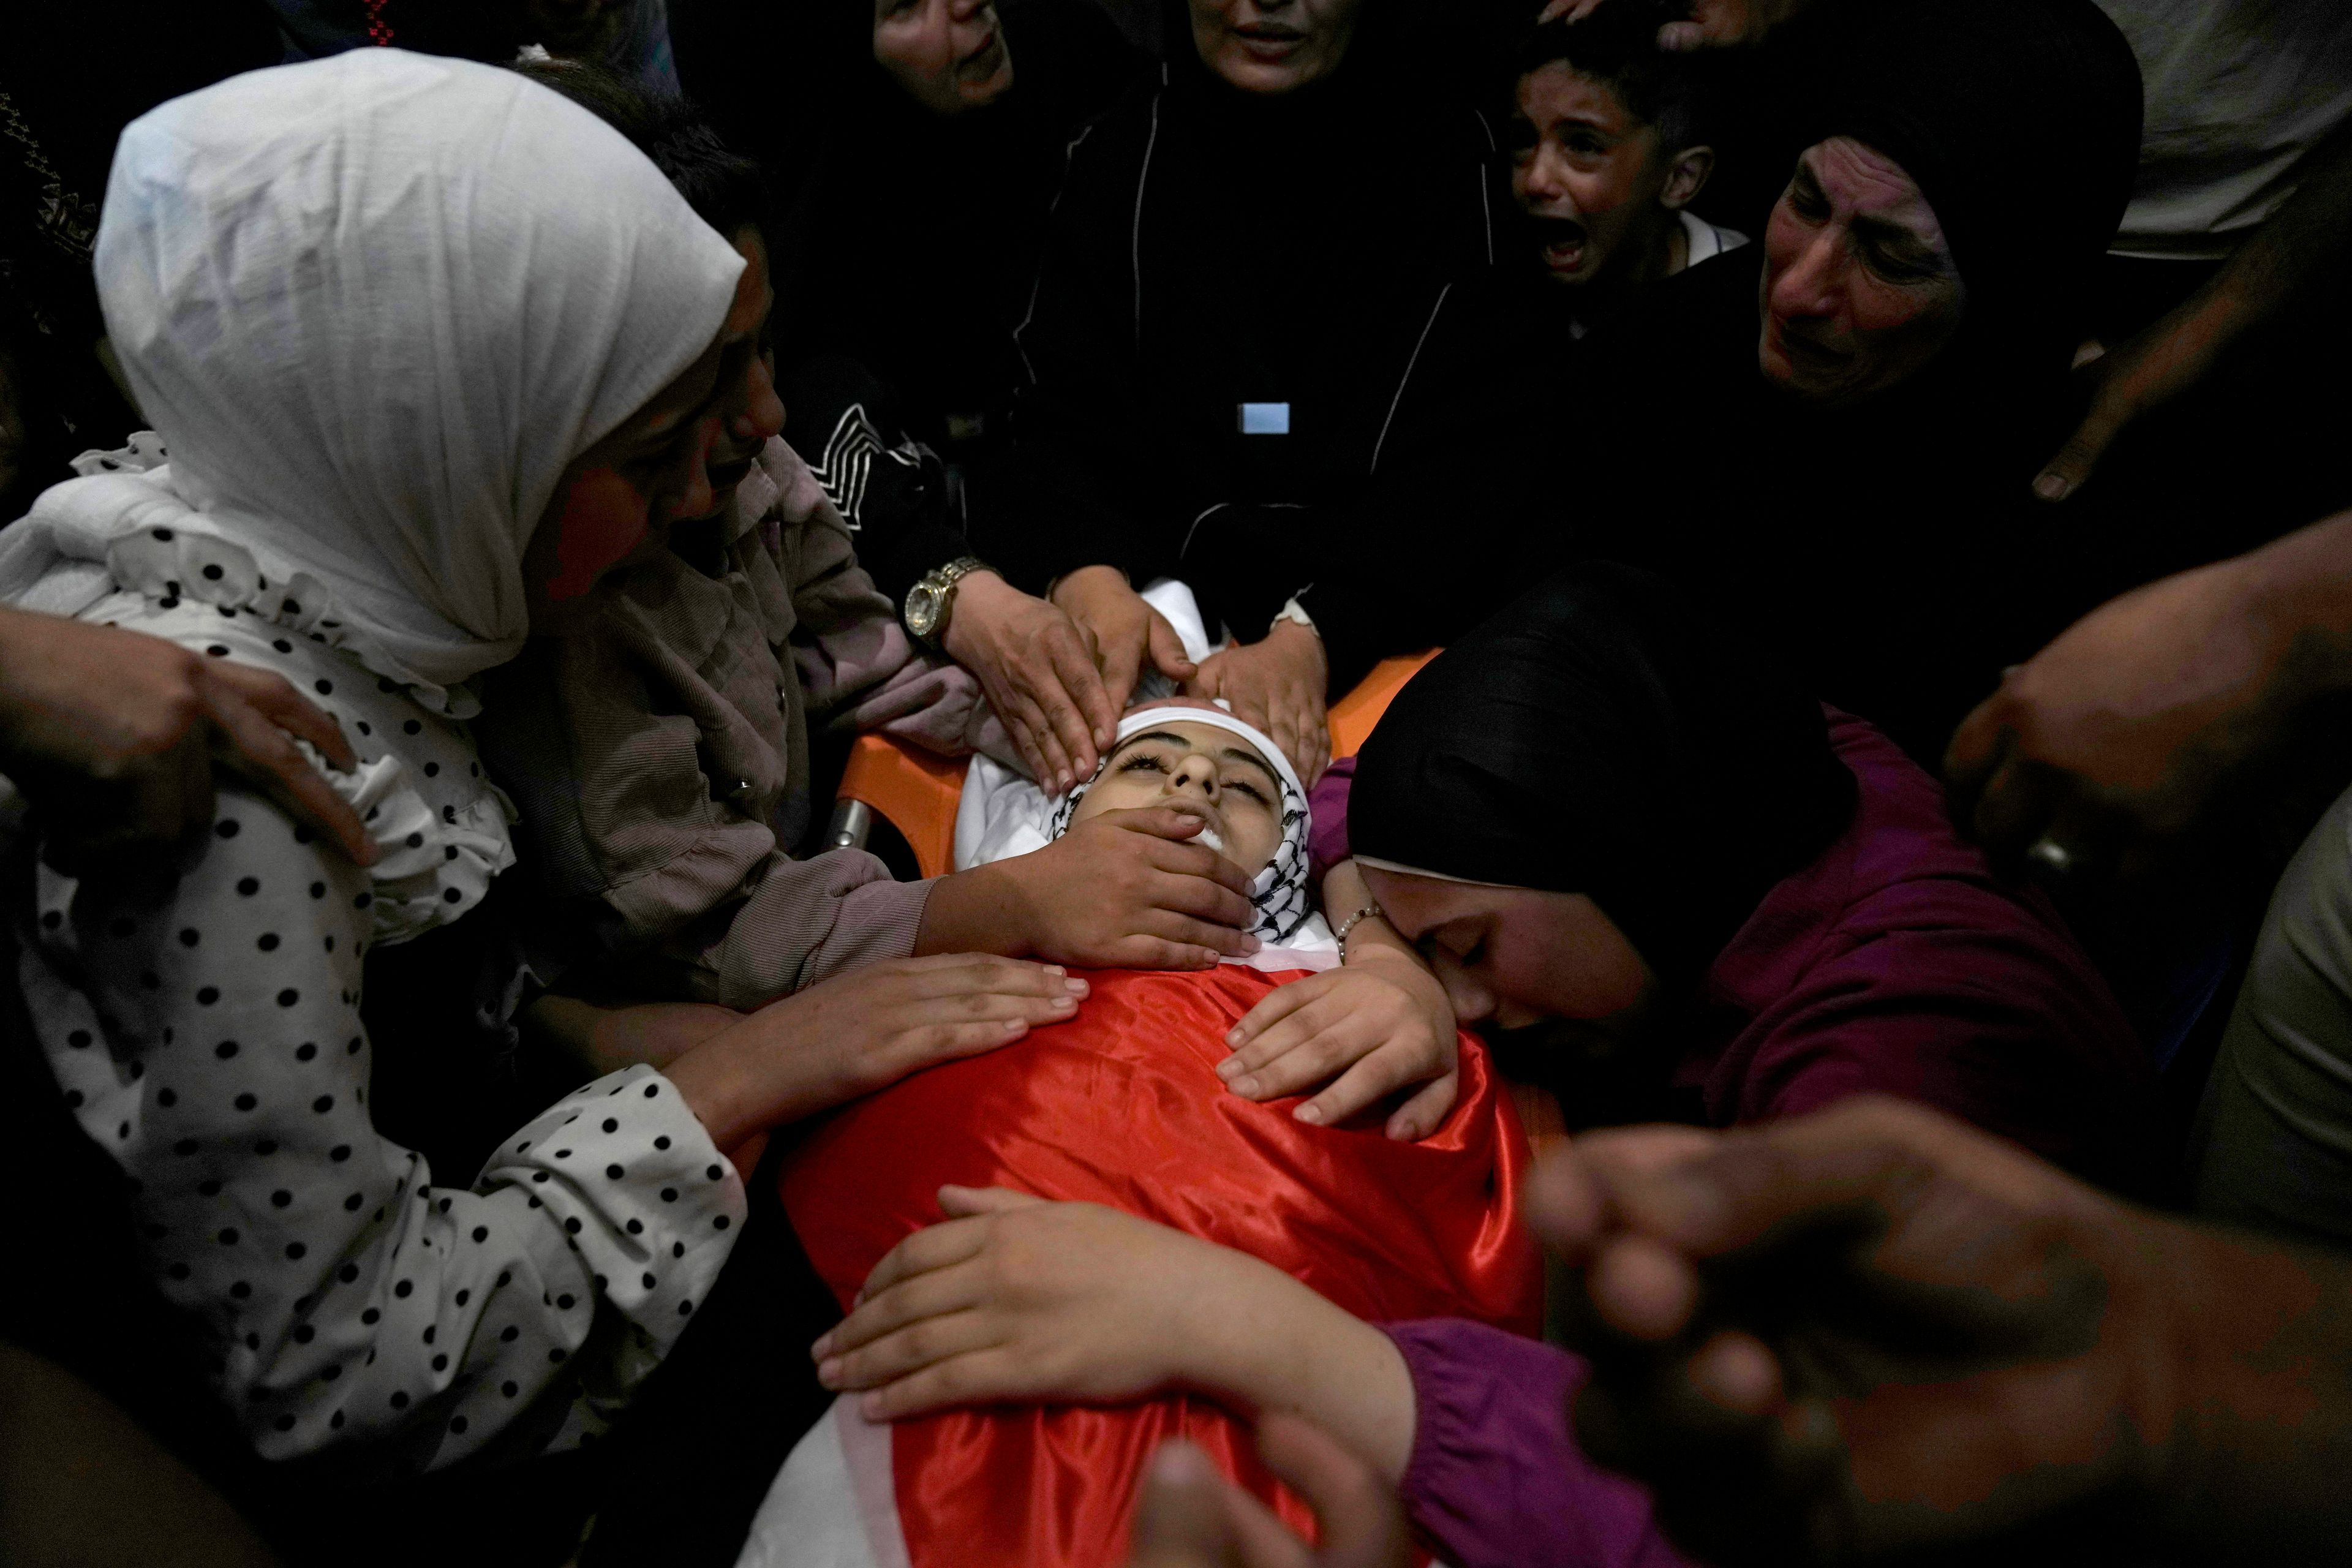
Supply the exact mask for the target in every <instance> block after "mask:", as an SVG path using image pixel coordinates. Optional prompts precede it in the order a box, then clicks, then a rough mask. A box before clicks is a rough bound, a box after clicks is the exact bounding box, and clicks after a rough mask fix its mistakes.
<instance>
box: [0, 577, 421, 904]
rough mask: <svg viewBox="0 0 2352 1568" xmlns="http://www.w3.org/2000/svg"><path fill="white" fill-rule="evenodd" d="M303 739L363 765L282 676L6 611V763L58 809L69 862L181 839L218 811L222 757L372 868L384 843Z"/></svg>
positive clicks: (1, 684) (2, 762) (53, 818)
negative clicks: (216, 774) (305, 749)
mask: <svg viewBox="0 0 2352 1568" xmlns="http://www.w3.org/2000/svg"><path fill="white" fill-rule="evenodd" d="M297 741H307V742H310V745H311V746H312V747H313V748H315V749H316V750H317V752H318V753H319V754H320V756H321V757H324V758H325V759H326V761H327V763H328V765H329V766H331V767H333V768H335V769H337V770H338V771H341V772H346V773H348V772H349V771H351V770H352V768H355V767H357V766H358V765H359V759H358V757H357V756H356V755H355V754H353V752H352V748H351V743H350V742H348V741H346V740H345V739H344V738H343V734H342V731H341V730H339V729H338V728H336V725H335V721H334V720H332V719H331V718H330V717H328V716H327V715H326V714H325V713H323V712H321V711H320V710H319V709H318V708H317V707H316V706H315V705H314V704H312V703H311V702H310V700H309V699H308V698H305V697H304V696H303V695H302V694H301V693H300V692H299V691H297V690H295V689H294V688H293V687H292V686H290V685H289V684H288V683H287V682H286V681H285V680H284V679H282V678H280V677H278V676H277V675H274V674H272V673H270V672H269V671H268V670H263V669H256V668H252V667H251V666H249V665H240V664H232V663H230V662H229V661H228V660H226V659H225V658H205V657H204V656H202V655H199V654H194V653H191V652H190V651H188V650H187V649H186V648H184V647H180V646H179V645H178V644H176V643H170V642H165V641H163V639H162V638H160V637H143V636H141V635H140V634H138V633H136V632H127V631H122V630H120V629H118V628H115V627H112V626H94V625H90V624H89V623H87V622H82V621H71V620H63V619H59V618H57V617H54V616H40V615H33V614H29V613H26V612H24V611H17V610H9V611H5V612H0V767H5V771H6V773H7V774H8V776H9V777H10V778H11V779H13V780H15V781H16V784H17V786H18V787H19V788H21V789H22V790H23V791H24V792H25V794H26V797H27V798H28V799H29V800H31V801H32V803H33V805H35V806H36V807H37V809H38V810H39V811H40V812H41V813H42V815H43V816H45V817H46V818H47V832H48V848H47V855H48V857H49V858H50V859H51V860H52V861H53V862H55V863H56V864H58V866H59V867H60V868H64V869H67V870H74V869H77V868H80V867H82V866H85V865H89V864H93V863H100V862H104V861H108V860H111V859H116V858H121V857H123V856H126V855H128V854H131V853H132V852H134V851H137V850H140V849H143V848H147V847H152V846H158V845H169V844H172V843H175V842H177V841H178V840H179V839H180V838H182V837H184V836H186V835H187V834H190V833H193V832H197V831H200V830H202V829H203V828H205V826H209V825H210V824H211V822H212V819H213V767H214V765H215V763H217V764H219V765H221V766H223V767H226V768H227V769H229V770H230V771H231V772H233V773H236V774H238V775H239V776H240V777H242V778H244V779H245V780H246V781H247V782H248V783H250V784H253V785H254V786H255V787H256V788H257V789H259V790H261V791H262V792H263V793H264V794H266V795H268V796H269V797H270V798H271V799H272V800H274V801H276V802H277V803H278V805H279V806H281V807H282V808H284V809H285V811H286V812H287V813H288V814H289V815H290V816H293V817H294V818H295V820H296V821H298V822H300V823H305V824H308V825H310V826H314V827H316V828H317V829H318V830H319V831H320V832H321V833H323V834H325V835H326V836H327V837H330V838H331V839H333V840H334V841H335V843H336V844H338V845H340V846H341V848H342V850H343V852H344V853H345V854H346V855H349V856H350V857H351V858H352V859H353V860H354V861H356V862H357V863H358V864H360V865H362V866H369V865H373V864H374V863H375V859H376V848H375V845H374V844H373V841H372V840H371V839H370V838H369V837H368V831H367V825H366V824H365V823H363V822H362V821H361V820H360V816H359V813H358V812H356V811H354V810H352V807H351V805H349V804H348V803H347V802H345V801H344V799H343V798H342V796H341V795H337V794H336V793H335V791H334V788H333V786H332V785H331V784H328V782H327V780H326V778H325V777H324V776H323V775H322V774H321V773H320V772H319V769H318V768H317V766H316V765H314V764H313V763H311V762H310V759H309V758H308V757H306V756H304V755H303V754H302V752H301V750H300V748H299V747H298V746H297V745H296V744H295V742H297Z"/></svg>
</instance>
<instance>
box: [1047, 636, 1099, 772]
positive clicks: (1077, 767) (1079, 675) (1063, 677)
mask: <svg viewBox="0 0 2352 1568" xmlns="http://www.w3.org/2000/svg"><path fill="white" fill-rule="evenodd" d="M1039 652H1040V653H1041V654H1042V655H1043V656H1044V657H1043V659H1042V663H1043V665H1044V667H1045V668H1043V669H1042V670H1041V671H1040V672H1039V679H1038V681H1037V697H1038V700H1039V702H1040V703H1041V704H1042V705H1043V706H1044V708H1045V719H1046V721H1047V722H1048V723H1050V724H1051V725H1052V726H1053V731H1054V734H1055V737H1056V738H1057V739H1058V740H1059V741H1060V742H1061V748H1062V750H1063V751H1064V752H1066V753H1067V755H1068V757H1069V763H1070V768H1071V771H1072V773H1074V775H1075V776H1076V778H1080V779H1083V778H1090V777H1092V776H1093V774H1094V771H1095V765H1096V763H1097V762H1098V761H1099V760H1100V753H1101V752H1103V751H1106V750H1108V748H1109V746H1110V743H1111V738H1112V736H1113V735H1115V734H1116V733H1117V732H1118V713H1117V712H1116V711H1115V710H1113V709H1112V708H1111V706H1110V698H1109V697H1108V694H1107V693H1105V692H1104V690H1103V684H1102V675H1101V672H1100V671H1098V670H1097V669H1096V668H1095V667H1094V662H1093V660H1091V659H1090V658H1087V650H1086V648H1085V647H1083V646H1081V645H1080V643H1079V641H1078V635H1077V632H1076V629H1075V628H1073V627H1072V626H1069V624H1068V623H1067V622H1066V621H1065V622H1063V623H1062V624H1061V625H1059V626H1055V627H1054V628H1053V629H1052V630H1050V631H1048V632H1047V633H1046V634H1045V637H1044V639H1043V646H1042V647H1041V648H1040V649H1039ZM1074 782H1075V781H1074Z"/></svg>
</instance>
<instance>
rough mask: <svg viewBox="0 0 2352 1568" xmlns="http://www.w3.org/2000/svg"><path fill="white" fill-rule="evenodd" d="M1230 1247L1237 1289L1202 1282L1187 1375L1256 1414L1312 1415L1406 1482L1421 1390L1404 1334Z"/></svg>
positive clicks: (1393, 1480) (1185, 1351)
mask: <svg viewBox="0 0 2352 1568" xmlns="http://www.w3.org/2000/svg"><path fill="white" fill-rule="evenodd" d="M1204 1245H1205V1244H1204ZM1219 1250H1220V1251H1223V1250H1224V1249H1223V1248H1220V1249H1219ZM1227 1256H1228V1257H1230V1258H1234V1259H1237V1260H1238V1264H1237V1266H1236V1268H1235V1279H1234V1289H1229V1290H1226V1289H1220V1290H1206V1291H1202V1292H1201V1293H1200V1294H1199V1295H1197V1296H1195V1297H1194V1298H1192V1300H1193V1301H1194V1302H1197V1303H1198V1305H1192V1306H1188V1308H1187V1309H1186V1311H1187V1316H1188V1319H1189V1321H1188V1323H1187V1326H1186V1328H1185V1330H1184V1331H1183V1332H1182V1333H1181V1334H1180V1336H1179V1340H1180V1346H1181V1348H1180V1351H1179V1363H1180V1366H1181V1375H1182V1378H1183V1381H1184V1382H1185V1383H1186V1384H1189V1385H1190V1386H1192V1387H1195V1388H1198V1389H1200V1390H1202V1392H1204V1393H1207V1394H1212V1395H1213V1396H1215V1397H1217V1398H1219V1399H1221V1400H1224V1401H1226V1402H1228V1403H1230V1404H1233V1405H1238V1406H1241V1407H1243V1408H1244V1410H1245V1411H1246V1412H1247V1413H1248V1414H1251V1415H1257V1414H1260V1413H1263V1412H1265V1411H1269V1410H1280V1411H1287V1412H1289V1413H1291V1414H1293V1415H1300V1416H1304V1417H1305V1418H1306V1419H1307V1420H1308V1421H1311V1422H1313V1423H1314V1424H1315V1425H1317V1426H1320V1427H1322V1428H1323V1429H1324V1430H1325V1431H1327V1432H1328V1433H1330V1434H1331V1435H1332V1436H1335V1437H1337V1438H1339V1440H1340V1441H1341V1442H1342V1443H1345V1444H1346V1445H1347V1446H1348V1447H1349V1448H1351V1449H1353V1450H1354V1451H1355V1452H1356V1453H1358V1454H1360V1455H1361V1456H1362V1457H1363V1458H1366V1459H1368V1460H1370V1461H1371V1462H1372V1463H1373V1464H1375V1465H1377V1466H1378V1467H1379V1468H1380V1470H1381V1475H1382V1476H1384V1477H1385V1478H1386V1479H1387V1480H1388V1481H1389V1483H1390V1484H1391V1485H1395V1484H1397V1483H1399V1482H1401V1481H1402V1480H1403V1479H1404V1472H1405V1466H1406V1464H1407V1462H1408V1461H1409V1460H1410V1459H1411V1458H1412V1437H1413V1421H1414V1409H1413V1391H1412V1373H1410V1372H1409V1371H1408V1370H1407V1369H1406V1366H1405V1363H1404V1357H1403V1356H1402V1354H1400V1353H1399V1352H1398V1351H1397V1348H1396V1345H1395V1343H1394V1342H1391V1340H1390V1338H1389V1337H1388V1335H1386V1334H1384V1333H1382V1332H1381V1331H1380V1330H1378V1329H1376V1328H1374V1327H1372V1325H1371V1324H1370V1323H1367V1322H1365V1321H1362V1320H1361V1319H1360V1318H1357V1317H1354V1316H1353V1315H1351V1314H1349V1312H1347V1311H1346V1310H1342V1309H1341V1308H1339V1307H1337V1306H1334V1305H1333V1304H1332V1303H1331V1302H1329V1301H1328V1300H1324V1298H1322V1297H1321V1296H1319V1295H1318V1294H1316V1293H1315V1292H1314V1291H1313V1290H1311V1289H1308V1288H1307V1287H1306V1286H1305V1285H1302V1284H1300V1283H1299V1282H1298V1281H1297V1280H1296V1279H1292V1278H1291V1277H1290V1276H1288V1275H1287V1274H1285V1273H1283V1272H1282V1271H1281V1270H1280V1269H1277V1268H1274V1267H1273V1266H1272V1265H1270V1264H1266V1263H1262V1262H1260V1261H1258V1260H1257V1259H1256V1258H1248V1257H1245V1256H1244V1255H1243V1254H1240V1253H1228V1254H1227ZM1242 1265H1245V1266H1246V1267H1241V1266H1242Z"/></svg>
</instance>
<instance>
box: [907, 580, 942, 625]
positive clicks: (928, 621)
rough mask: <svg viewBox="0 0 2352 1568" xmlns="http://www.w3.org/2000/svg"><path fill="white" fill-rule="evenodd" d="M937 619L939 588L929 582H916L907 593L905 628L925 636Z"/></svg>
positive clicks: (938, 612)
mask: <svg viewBox="0 0 2352 1568" xmlns="http://www.w3.org/2000/svg"><path fill="white" fill-rule="evenodd" d="M939 620H940V595H939V590H938V589H936V588H934V587H932V586H931V585H930V584H929V583H918V584H915V586H914V588H913V589H912V590H911V591H910V592H909V593H908V595H907V629H908V631H910V632H912V633H914V634H915V635H916V636H917V637H929V636H930V635H931V628H932V627H933V626H937V625H938V624H939Z"/></svg>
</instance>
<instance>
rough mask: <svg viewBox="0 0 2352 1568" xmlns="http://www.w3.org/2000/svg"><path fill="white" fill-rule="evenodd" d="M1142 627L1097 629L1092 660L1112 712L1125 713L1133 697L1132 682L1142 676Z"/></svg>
mask: <svg viewBox="0 0 2352 1568" xmlns="http://www.w3.org/2000/svg"><path fill="white" fill-rule="evenodd" d="M1148 636H1149V634H1148V632H1147V631H1146V630H1145V628H1144V627H1142V626H1134V627H1131V628H1130V627H1127V626H1118V627H1110V628H1097V630H1096V633H1095V637H1096V642H1095V659H1096V662H1097V665H1098V666H1099V667H1100V668H1101V670H1102V686H1103V694H1104V696H1106V697H1107V698H1108V699H1109V700H1110V702H1111V704H1112V705H1113V706H1114V707H1115V708H1118V709H1122V710H1123V709H1125V708H1126V707H1127V700H1128V699H1129V698H1130V697H1132V696H1134V695H1135V678H1136V677H1137V676H1138V675H1139V674H1140V673H1141V672H1142V668H1143V654H1144V644H1145V639H1146V637H1148Z"/></svg>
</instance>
